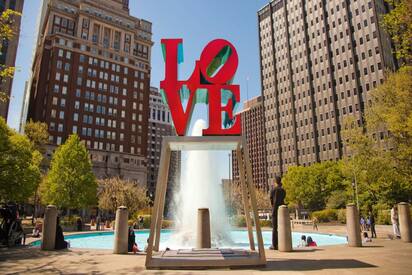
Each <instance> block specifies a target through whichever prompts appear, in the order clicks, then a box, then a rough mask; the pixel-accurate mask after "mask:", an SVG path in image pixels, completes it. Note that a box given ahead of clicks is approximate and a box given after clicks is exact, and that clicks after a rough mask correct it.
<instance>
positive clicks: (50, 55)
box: [23, 0, 153, 184]
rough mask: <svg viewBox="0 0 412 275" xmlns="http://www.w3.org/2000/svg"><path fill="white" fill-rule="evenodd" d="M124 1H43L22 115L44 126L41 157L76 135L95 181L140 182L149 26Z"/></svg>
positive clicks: (143, 176)
mask: <svg viewBox="0 0 412 275" xmlns="http://www.w3.org/2000/svg"><path fill="white" fill-rule="evenodd" d="M128 5H129V4H128V0H99V1H91V0H45V1H44V3H43V12H42V15H41V17H42V18H40V20H39V22H40V25H39V28H40V29H39V36H38V43H37V48H36V52H35V56H34V61H33V66H32V78H31V79H30V81H29V83H30V85H29V87H28V89H29V95H28V97H27V98H28V100H29V102H28V104H27V106H28V107H27V118H26V117H23V120H26V119H27V120H28V119H33V120H34V121H42V122H45V123H47V124H48V126H49V134H50V136H49V146H48V150H47V157H51V155H52V153H53V150H54V149H55V148H56V146H57V145H60V144H62V143H63V142H64V141H65V139H66V138H67V137H68V136H69V135H70V134H72V133H76V134H77V135H79V136H80V138H81V139H82V140H83V141H84V142H85V144H86V146H87V148H88V149H89V151H90V154H91V159H92V161H93V169H94V171H95V173H96V175H97V177H98V178H104V177H112V176H120V177H122V178H125V179H129V180H134V181H137V182H140V183H142V184H144V183H146V179H147V170H146V155H147V127H148V125H147V124H148V114H149V91H150V86H149V85H150V70H151V68H150V53H151V47H152V44H153V43H152V41H151V23H150V22H148V21H145V20H142V19H138V18H136V17H133V16H131V15H130V14H129V6H128ZM25 105H26V104H25Z"/></svg>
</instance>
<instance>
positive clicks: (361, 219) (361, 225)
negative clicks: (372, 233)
mask: <svg viewBox="0 0 412 275" xmlns="http://www.w3.org/2000/svg"><path fill="white" fill-rule="evenodd" d="M360 228H361V231H365V219H364V218H363V217H362V216H361V217H360Z"/></svg>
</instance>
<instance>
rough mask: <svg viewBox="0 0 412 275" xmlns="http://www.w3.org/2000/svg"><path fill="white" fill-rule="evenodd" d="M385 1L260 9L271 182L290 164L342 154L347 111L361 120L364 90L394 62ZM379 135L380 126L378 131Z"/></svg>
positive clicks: (313, 0) (314, 1)
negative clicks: (385, 27)
mask: <svg viewBox="0 0 412 275" xmlns="http://www.w3.org/2000/svg"><path fill="white" fill-rule="evenodd" d="M387 9H388V7H387V6H386V4H385V3H384V1H383V0H376V1H372V0H357V1H348V0H340V1H337V0H336V1H335V0H334V1H332V0H330V1H326V0H308V1H303V0H288V1H286V0H273V1H271V2H270V3H269V4H267V5H266V6H265V7H263V8H262V9H261V10H259V11H258V21H259V26H258V27H259V41H260V61H261V81H262V96H263V102H264V103H263V105H264V114H265V115H264V118H265V130H266V143H267V144H266V158H267V166H268V168H267V172H268V180H269V182H270V183H271V182H273V179H274V176H275V175H281V174H283V173H285V172H286V171H287V168H288V167H289V166H292V165H310V164H313V163H315V162H319V161H325V160H336V159H339V158H341V157H342V156H343V155H344V154H345V153H346V148H345V147H344V146H343V144H342V138H341V136H340V130H341V127H342V123H343V120H344V119H345V117H346V116H354V117H355V118H356V120H357V122H358V124H359V125H363V123H364V122H363V118H362V115H363V114H364V111H365V108H366V107H367V105H368V102H369V97H368V94H369V92H370V91H371V90H372V89H373V88H375V87H376V86H377V85H378V84H380V83H382V82H383V80H384V72H385V70H387V69H394V68H395V66H396V63H395V59H394V57H393V54H392V51H391V42H390V39H389V36H388V35H387V34H386V33H385V32H384V31H383V30H382V29H381V28H380V27H379V24H380V20H381V15H382V14H384V13H385V12H387ZM381 135H384V133H381Z"/></svg>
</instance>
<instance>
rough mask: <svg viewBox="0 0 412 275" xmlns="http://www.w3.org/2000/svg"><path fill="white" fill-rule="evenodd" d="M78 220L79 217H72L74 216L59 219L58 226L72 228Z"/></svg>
mask: <svg viewBox="0 0 412 275" xmlns="http://www.w3.org/2000/svg"><path fill="white" fill-rule="evenodd" d="M78 218H80V216H77V215H74V216H64V217H62V218H60V225H62V226H63V225H64V226H72V225H76V224H77V219H78Z"/></svg>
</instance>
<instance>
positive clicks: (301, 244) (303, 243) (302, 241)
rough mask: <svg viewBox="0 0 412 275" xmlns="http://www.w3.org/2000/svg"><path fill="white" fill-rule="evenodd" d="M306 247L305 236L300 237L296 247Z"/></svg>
mask: <svg viewBox="0 0 412 275" xmlns="http://www.w3.org/2000/svg"><path fill="white" fill-rule="evenodd" d="M306 246H308V244H307V242H306V236H305V235H302V237H301V238H300V242H299V244H298V247H306Z"/></svg>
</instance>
